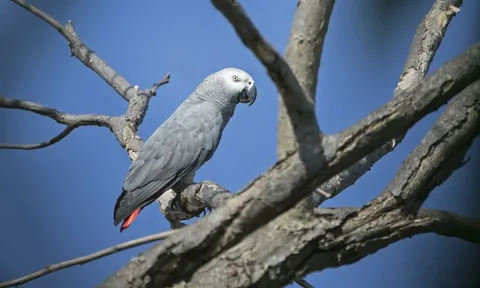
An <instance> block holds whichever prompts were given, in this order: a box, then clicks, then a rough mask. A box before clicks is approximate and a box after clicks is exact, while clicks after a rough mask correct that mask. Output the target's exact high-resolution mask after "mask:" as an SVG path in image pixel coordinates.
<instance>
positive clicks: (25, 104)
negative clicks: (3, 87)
mask: <svg viewBox="0 0 480 288" xmlns="http://www.w3.org/2000/svg"><path fill="white" fill-rule="evenodd" d="M0 108H7V109H18V110H24V111H30V112H33V113H36V114H38V115H42V116H46V117H49V118H50V119H53V120H55V121H56V122H57V123H59V124H64V125H67V127H66V128H65V129H64V130H63V131H62V132H61V133H60V134H58V135H57V136H55V137H53V138H52V139H49V140H47V141H44V142H42V143H39V144H26V145H13V144H0V149H22V150H33V149H40V148H44V147H47V146H50V145H53V144H55V143H57V142H59V141H60V140H62V139H63V138H65V137H66V136H67V135H69V134H70V133H71V132H72V131H73V130H75V128H77V127H81V126H101V127H109V128H110V127H111V126H112V122H111V119H112V117H109V116H104V115H95V114H67V113H65V112H61V111H58V110H56V109H53V108H50V107H47V106H43V105H40V104H37V103H34V102H30V101H22V100H16V99H10V98H5V97H0Z"/></svg>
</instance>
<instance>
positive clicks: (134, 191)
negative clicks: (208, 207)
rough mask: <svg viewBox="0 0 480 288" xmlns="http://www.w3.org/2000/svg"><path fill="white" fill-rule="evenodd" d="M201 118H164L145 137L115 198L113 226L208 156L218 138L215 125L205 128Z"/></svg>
mask: <svg viewBox="0 0 480 288" xmlns="http://www.w3.org/2000/svg"><path fill="white" fill-rule="evenodd" d="M172 120H174V119H172ZM202 122H203V121H192V119H190V120H185V121H170V122H166V123H164V124H165V125H162V126H160V127H159V128H158V129H157V131H155V133H154V134H153V135H152V136H151V137H150V138H149V139H148V140H147V142H146V143H145V145H144V146H143V148H142V150H141V151H140V153H139V154H138V158H137V159H136V160H135V161H134V162H133V163H132V165H131V166H130V169H129V170H128V174H127V177H126V179H125V183H124V185H123V191H122V194H121V195H120V197H118V199H117V203H116V205H115V210H114V224H115V226H116V225H118V224H119V223H120V222H121V221H122V220H124V219H125V218H126V217H128V216H129V215H130V214H131V213H132V212H134V211H135V210H136V209H138V208H142V207H144V206H146V205H148V204H150V203H151V202H153V201H155V199H156V198H158V197H159V196H160V195H161V194H162V193H163V192H165V191H166V190H168V189H169V188H170V187H171V186H173V185H174V184H175V183H176V182H178V181H179V180H180V179H182V177H184V176H185V175H186V174H188V173H189V172H191V171H193V170H195V169H197V168H198V167H199V166H201V165H202V164H203V163H205V162H206V161H208V159H210V158H211V156H212V155H213V153H214V152H215V149H216V146H217V144H218V141H219V139H218V137H217V135H213V134H216V133H215V130H216V129H213V130H212V129H207V128H208V127H204V125H203V124H202ZM203 123H208V121H207V122H203ZM189 125H191V126H192V127H190V126H189Z"/></svg>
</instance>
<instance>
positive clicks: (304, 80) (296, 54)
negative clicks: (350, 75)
mask: <svg viewBox="0 0 480 288" xmlns="http://www.w3.org/2000/svg"><path fill="white" fill-rule="evenodd" d="M334 3H335V1H334V0H321V1H319V0H303V1H300V2H299V4H298V5H297V9H296V11H295V15H294V17H293V24H292V29H291V31H290V37H289V39H288V43H287V48H286V50H285V60H286V62H287V63H288V65H290V68H291V69H292V72H293V74H294V75H295V77H296V78H297V80H298V83H299V84H300V86H301V88H302V89H303V92H304V94H305V96H306V97H307V98H308V99H309V100H310V103H311V105H312V109H314V110H315V106H314V105H315V94H316V91H317V79H318V70H319V67H320V59H321V56H322V50H323V43H324V39H325V35H326V34H327V29H328V23H329V22H330V15H331V14H332V10H333V5H334ZM279 90H280V91H282V89H279ZM296 96H297V95H293V96H288V95H284V96H280V97H279V110H278V112H279V114H278V127H277V157H278V159H282V158H284V157H286V156H287V155H288V154H289V153H291V152H293V151H295V150H296V149H297V147H298V143H297V139H296V137H295V132H294V127H296V126H299V125H300V123H299V124H297V123H292V120H291V119H290V117H289V115H288V113H287V110H286V109H287V108H286V106H285V104H284V102H283V98H284V97H296Z"/></svg>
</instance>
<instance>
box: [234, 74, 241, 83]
mask: <svg viewBox="0 0 480 288" xmlns="http://www.w3.org/2000/svg"><path fill="white" fill-rule="evenodd" d="M232 79H233V82H238V81H240V78H238V76H237V75H233V76H232Z"/></svg>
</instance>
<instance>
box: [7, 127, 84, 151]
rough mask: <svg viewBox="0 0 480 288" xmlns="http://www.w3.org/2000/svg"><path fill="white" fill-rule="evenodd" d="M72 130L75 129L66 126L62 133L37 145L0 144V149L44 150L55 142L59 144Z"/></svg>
mask: <svg viewBox="0 0 480 288" xmlns="http://www.w3.org/2000/svg"><path fill="white" fill-rule="evenodd" d="M73 130H75V127H73V126H67V128H65V129H63V131H62V132H60V133H59V134H58V135H57V136H55V137H53V138H51V139H48V140H47V141H43V142H41V143H38V144H19V145H15V144H0V149H17V150H35V149H41V148H45V147H48V146H51V145H53V144H55V143H57V142H60V140H62V139H63V138H65V137H67V136H68V135H69V134H70V133H71V132H72V131H73Z"/></svg>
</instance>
